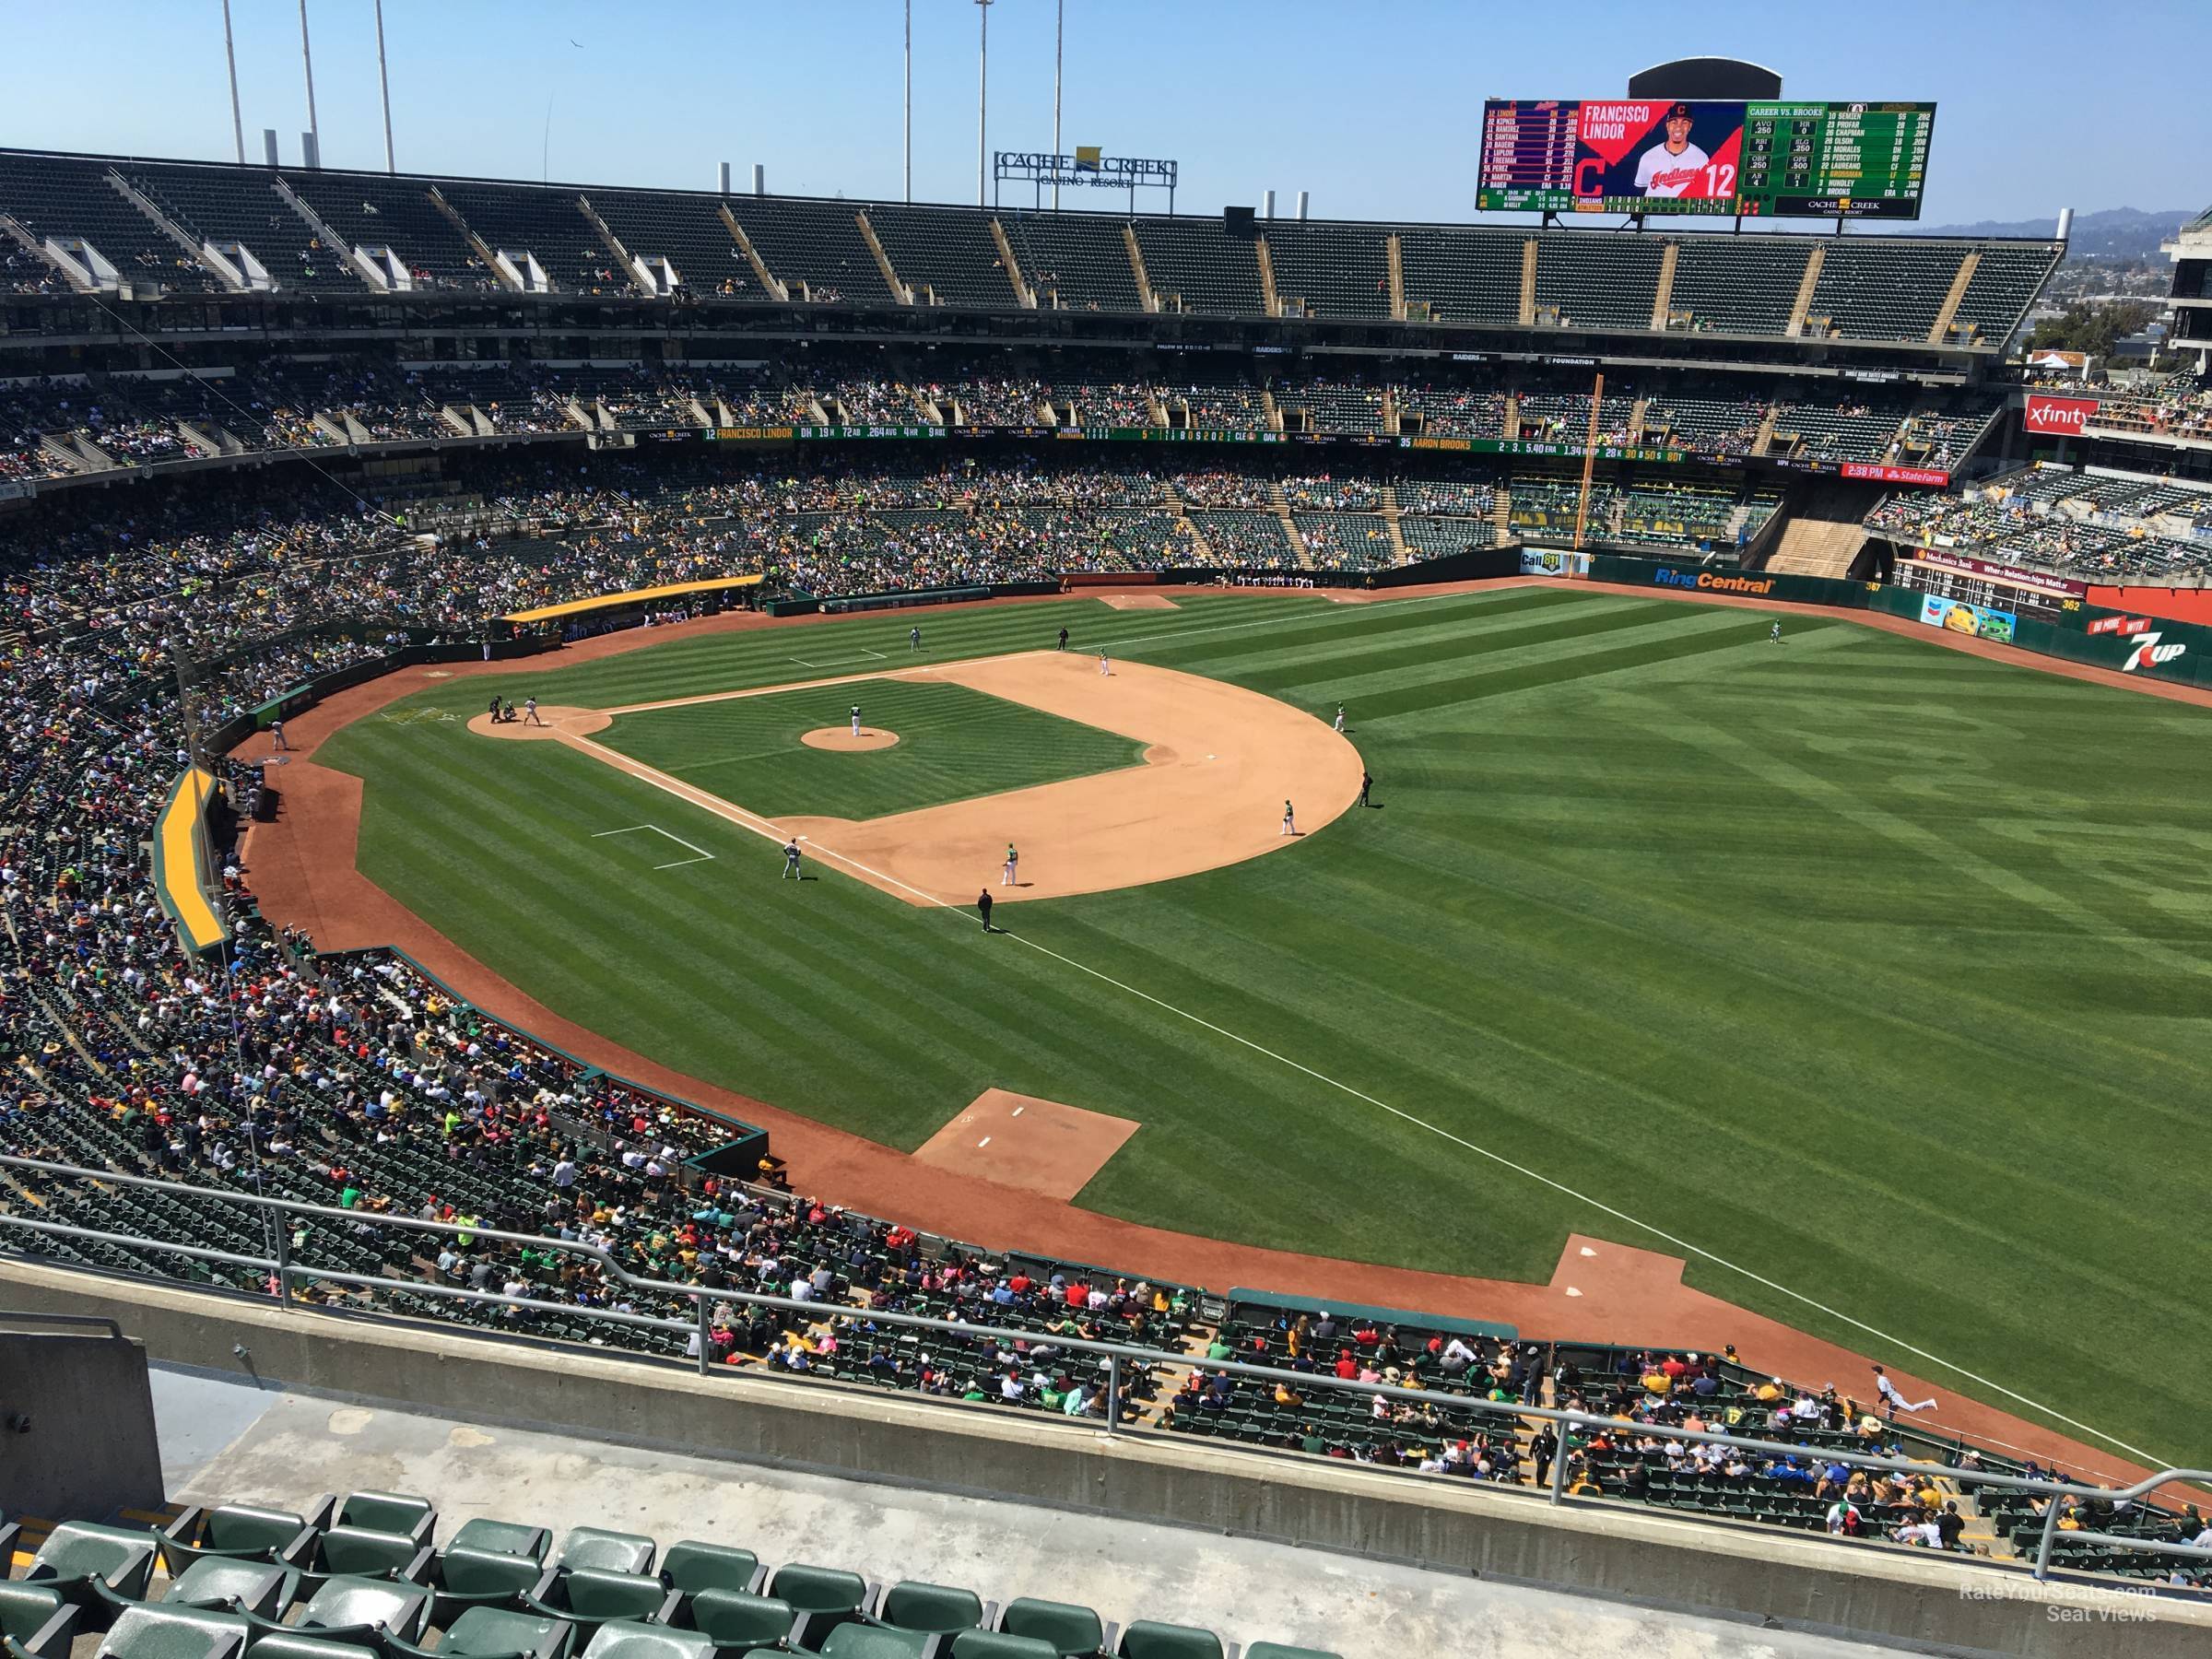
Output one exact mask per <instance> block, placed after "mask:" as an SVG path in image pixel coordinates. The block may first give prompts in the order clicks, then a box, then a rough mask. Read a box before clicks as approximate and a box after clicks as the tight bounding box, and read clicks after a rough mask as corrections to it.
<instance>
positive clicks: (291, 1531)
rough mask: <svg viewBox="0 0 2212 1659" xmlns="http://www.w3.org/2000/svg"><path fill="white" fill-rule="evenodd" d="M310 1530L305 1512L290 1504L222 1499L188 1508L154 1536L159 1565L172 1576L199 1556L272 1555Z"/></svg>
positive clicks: (262, 1558) (262, 1557) (251, 1557)
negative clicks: (289, 1507) (297, 1512)
mask: <svg viewBox="0 0 2212 1659" xmlns="http://www.w3.org/2000/svg"><path fill="white" fill-rule="evenodd" d="M309 1535H312V1528H311V1527H310V1526H309V1525H308V1523H307V1519H306V1517H305V1516H302V1515H295V1514H293V1513H292V1512H290V1511H289V1510H277V1509H265V1508H263V1507H262V1506H261V1505H259V1504H254V1503H226V1504H224V1505H222V1506H221V1507H220V1508H218V1509H188V1510H186V1511H185V1512H183V1513H182V1514H181V1515H179V1516H178V1517H177V1518H176V1519H175V1520H174V1521H171V1523H170V1524H168V1525H167V1526H165V1527H163V1528H162V1529H161V1530H160V1531H159V1532H158V1533H156V1534H155V1535H154V1536H155V1538H156V1540H157V1541H158V1542H159V1545H160V1547H161V1570H162V1571H164V1572H167V1573H168V1574H169V1575H170V1576H171V1578H176V1577H178V1576H180V1575H181V1574H182V1572H183V1571H184V1570H185V1568H187V1567H189V1566H190V1565H191V1564H192V1563H193V1562H194V1561H196V1560H198V1559H201V1558H202V1557H203V1556H236V1557H243V1558H244V1559H248V1560H254V1561H274V1560H275V1559H277V1557H278V1556H280V1555H282V1554H284V1553H285V1551H287V1550H288V1549H293V1548H296V1547H298V1546H299V1544H300V1540H301V1538H302V1537H304V1536H309Z"/></svg>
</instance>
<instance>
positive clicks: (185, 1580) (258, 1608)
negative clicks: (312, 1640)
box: [118, 1556, 300, 1622]
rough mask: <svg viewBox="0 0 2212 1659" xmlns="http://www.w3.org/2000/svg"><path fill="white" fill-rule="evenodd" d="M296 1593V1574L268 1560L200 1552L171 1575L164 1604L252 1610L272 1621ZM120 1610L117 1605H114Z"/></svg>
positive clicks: (226, 1610)
mask: <svg viewBox="0 0 2212 1659" xmlns="http://www.w3.org/2000/svg"><path fill="white" fill-rule="evenodd" d="M299 1595H300V1575H299V1574H298V1573H297V1572H294V1571H292V1570H291V1569H290V1568H288V1567H286V1566H283V1565H281V1564H279V1563H273V1562H269V1561H248V1560H241V1559H239V1558H238V1557H236V1556H202V1557H201V1558H200V1559H198V1560H196V1561H194V1563H193V1564H192V1565H191V1566H189V1567H187V1568H185V1569H184V1571H183V1573H182V1576H180V1577H178V1578H174V1579H171V1581H170V1585H169V1589H168V1591H167V1592H166V1593H165V1594H163V1595H162V1597H161V1605H162V1606H165V1607H206V1609H207V1610H208V1611H209V1612H212V1613H252V1614H253V1615H255V1616H257V1617H258V1618H266V1619H268V1620H270V1621H271V1622H274V1621H276V1620H277V1619H279V1618H283V1617H284V1615H285V1613H286V1611H287V1610H288V1608H289V1607H290V1606H291V1605H292V1603H293V1602H294V1601H295V1600H296V1599H298V1597H299ZM118 1611H120V1609H118Z"/></svg>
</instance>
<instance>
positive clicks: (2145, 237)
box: [1900, 207, 2197, 259]
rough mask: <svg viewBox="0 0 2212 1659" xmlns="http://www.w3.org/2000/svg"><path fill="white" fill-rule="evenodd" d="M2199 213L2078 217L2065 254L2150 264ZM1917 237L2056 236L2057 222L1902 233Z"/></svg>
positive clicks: (2108, 212) (2117, 210)
mask: <svg viewBox="0 0 2212 1659" xmlns="http://www.w3.org/2000/svg"><path fill="white" fill-rule="evenodd" d="M2196 214H2197V209H2195V208H2194V207H2189V208H2171V209H2167V210H2164V211H2161V212H2155V213H2152V212H2146V211H2144V210H2143V209H2142V208H2140V207H2100V208H2099V209H2098V210H2097V211H2096V212H2094V213H2077V214H2076V215H2075V216H2074V236H2073V241H2072V242H2071V243H2070V245H2069V246H2068V248H2067V250H2066V253H2067V257H2068V258H2070V259H2148V258H2155V257H2157V255H2158V252H2159V243H2160V242H2161V241H2165V240H2166V239H2167V238H2168V237H2170V236H2171V235H2172V234H2173V233H2174V232H2175V231H2176V230H2178V229H2181V227H2182V225H2183V223H2185V222H2186V221H2187V220H2189V219H2193V218H2195V217H2196ZM1900 229H1910V230H1911V232H1912V234H1913V235H1915V236H2055V235H2057V234H2058V216H2057V215H2056V214H2053V215H2052V216H2051V217H2050V218H2037V219H1983V220H1981V221H1980V222H1979V223H1976V224H1971V225H1934V226H1926V225H1912V226H1907V227H1900Z"/></svg>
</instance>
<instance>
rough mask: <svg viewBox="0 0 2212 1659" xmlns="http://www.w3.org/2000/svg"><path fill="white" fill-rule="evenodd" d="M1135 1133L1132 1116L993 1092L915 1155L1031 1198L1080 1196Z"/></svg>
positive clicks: (999, 1090)
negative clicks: (1109, 1113) (1017, 1188)
mask: <svg viewBox="0 0 2212 1659" xmlns="http://www.w3.org/2000/svg"><path fill="white" fill-rule="evenodd" d="M1136 1130H1137V1125H1136V1124H1135V1120H1133V1119H1130V1118H1118V1117H1109V1116H1107V1115H1106V1113H1104V1112H1086V1111H1084V1110H1083V1109H1082V1108H1081V1107H1080V1106H1063V1105H1062V1104H1060V1102H1059V1101H1057V1100H1040V1099H1038V1097H1037V1096H1035V1095H1022V1094H1012V1093H1009V1092H1008V1091H1007V1090H1006V1089H1003V1088H986V1089H984V1090H983V1092H982V1094H980V1095H977V1096H976V1097H975V1099H974V1100H971V1102H969V1105H968V1107H967V1109H966V1110H965V1111H963V1112H960V1113H959V1115H958V1116H957V1117H955V1118H954V1119H953V1120H952V1121H951V1122H950V1123H948V1124H946V1125H945V1127H944V1128H942V1129H940V1130H938V1131H937V1132H936V1133H935V1135H931V1136H930V1137H929V1139H927V1140H926V1141H924V1142H923V1143H922V1145H921V1146H920V1147H917V1148H916V1149H915V1151H914V1154H913V1156H914V1157H915V1159H917V1160H919V1161H920V1162H923V1163H927V1164H935V1165H936V1166H937V1167H938V1168H939V1169H942V1170H950V1171H954V1172H955V1173H956V1174H960V1175H980V1176H982V1178H983V1179H984V1180H985V1181H995V1182H998V1183H999V1185H1001V1186H1010V1187H1019V1188H1020V1189H1021V1190H1022V1191H1023V1192H1025V1193H1041V1194H1044V1196H1046V1197H1047V1198H1064V1199H1065V1198H1073V1197H1074V1196H1075V1195H1076V1194H1077V1193H1079V1192H1081V1191H1082V1190H1083V1189H1084V1187H1086V1186H1087V1185H1088V1184H1089V1182H1090V1178H1091V1177H1092V1176H1093V1175H1096V1174H1097V1173H1098V1172H1099V1171H1100V1170H1102V1169H1104V1168H1105V1167H1106V1160H1107V1159H1110V1158H1112V1156H1113V1155H1114V1154H1115V1153H1116V1152H1119V1151H1120V1150H1121V1149H1122V1143H1123V1142H1124V1141H1125V1140H1127V1139H1128V1138H1129V1137H1130V1136H1131V1135H1135V1133H1136Z"/></svg>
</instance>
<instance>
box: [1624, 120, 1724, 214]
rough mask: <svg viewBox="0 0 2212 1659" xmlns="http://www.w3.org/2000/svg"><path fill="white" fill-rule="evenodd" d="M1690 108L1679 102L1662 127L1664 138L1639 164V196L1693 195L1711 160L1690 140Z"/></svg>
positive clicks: (1642, 157) (1637, 171) (1646, 153)
mask: <svg viewBox="0 0 2212 1659" xmlns="http://www.w3.org/2000/svg"><path fill="white" fill-rule="evenodd" d="M1693 119H1694V118H1693V117H1692V116H1691V114H1690V112H1689V106H1688V104H1686V103H1677V104H1676V105H1675V106H1674V108H1672V109H1671V110H1669V111H1667V112H1666V120H1665V123H1663V124H1662V126H1663V131H1664V133H1665V136H1664V137H1662V138H1661V139H1660V140H1659V142H1658V143H1656V144H1654V145H1653V146H1652V147H1651V148H1650V149H1647V150H1645V151H1644V152H1643V155H1642V156H1641V158H1640V159H1638V161H1637V163H1636V194H1638V195H1644V196H1682V195H1694V194H1697V187H1698V185H1699V183H1700V182H1701V175H1702V174H1703V173H1704V171H1705V170H1706V169H1707V168H1708V167H1710V166H1712V157H1711V156H1709V155H1707V154H1706V153H1705V152H1704V151H1703V150H1701V149H1700V148H1699V147H1697V146H1696V145H1694V144H1692V143H1691V142H1690V141H1689V130H1690V126H1691V124H1692V121H1693Z"/></svg>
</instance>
